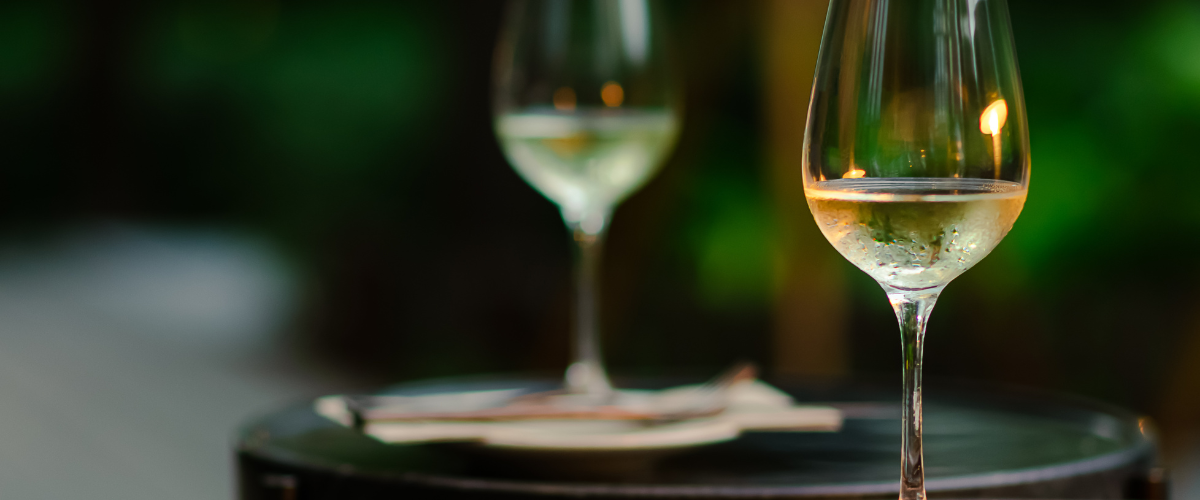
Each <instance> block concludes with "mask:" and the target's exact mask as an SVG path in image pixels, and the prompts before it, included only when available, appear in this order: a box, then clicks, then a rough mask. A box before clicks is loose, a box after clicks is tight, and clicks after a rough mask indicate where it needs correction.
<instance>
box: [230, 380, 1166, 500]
mask: <svg viewBox="0 0 1200 500" xmlns="http://www.w3.org/2000/svg"><path fill="white" fill-rule="evenodd" d="M622 385H623V386H626V387H662V386H665V385H668V383H667V382H665V381H657V383H655V382H654V381H648V382H647V381H643V382H642V383H636V382H627V383H624V384H622ZM775 385H776V386H777V387H779V388H781V389H783V390H785V391H787V392H789V393H790V394H792V395H793V396H794V397H796V399H797V400H798V401H801V402H812V403H822V404H830V405H832V406H836V407H839V408H841V409H842V410H843V412H844V415H845V417H846V420H845V424H844V426H843V428H842V429H841V431H839V432H835V433H789V432H761V433H750V434H746V435H743V436H742V437H741V438H739V439H737V440H735V441H732V442H728V443H723V444H718V445H712V446H707V447H700V448H695V449H691V450H686V451H682V452H678V453H676V454H674V455H670V456H666V457H665V458H663V459H661V460H659V461H657V462H655V463H654V465H653V466H647V467H645V469H646V470H644V471H642V473H641V474H637V475H634V476H629V477H624V478H621V479H619V480H602V481H601V480H568V479H563V478H554V477H538V476H537V475H536V474H530V473H529V471H528V470H523V469H521V468H520V467H517V468H514V467H509V466H506V462H508V463H507V465H512V464H511V461H512V460H513V459H512V458H502V459H497V458H496V457H494V456H491V457H490V456H488V455H487V454H481V453H478V452H477V451H476V452H473V451H472V450H471V447H470V446H468V445H447V444H422V445H385V444H382V443H379V442H376V441H374V440H372V439H370V438H368V437H365V436H363V435H361V434H359V433H358V432H356V431H354V430H351V429H347V428H344V427H341V426H339V425H337V424H334V423H332V422H330V421H328V420H326V419H324V418H323V417H321V416H319V415H317V414H315V413H314V412H313V410H312V408H311V403H304V404H300V405H296V406H294V407H291V408H286V409H283V410H280V411H278V412H275V413H272V414H269V415H266V416H264V417H262V418H259V419H257V420H254V421H253V422H251V423H249V424H248V425H246V426H245V427H244V428H243V429H242V430H241V431H240V432H239V434H238V437H237V445H236V446H237V463H238V475H239V479H238V482H239V492H240V497H241V498H242V499H243V500H259V499H287V500H299V499H335V498H336V499H347V500H348V499H368V498H370V499H375V498H580V497H586V498H624V499H628V498H805V499H816V498H896V495H897V492H898V491H899V482H898V474H899V458H900V430H901V429H900V408H899V403H898V402H899V399H900V396H899V393H898V391H899V387H898V386H899V384H898V383H897V384H896V386H897V387H894V388H890V387H888V388H885V387H884V386H882V385H878V384H873V385H862V384H859V385H855V384H842V385H824V386H811V385H810V386H806V385H800V384H788V383H785V382H776V384H775ZM513 387H523V388H528V389H530V390H542V389H548V388H551V387H553V382H552V381H548V380H545V379H529V378H525V379H522V378H476V379H455V380H438V381H428V382H422V383H414V384H405V385H401V386H396V387H393V388H390V389H388V390H387V391H384V392H386V393H393V394H421V393H431V392H440V391H447V390H484V389H500V388H513ZM925 394H926V395H925V400H926V403H925V460H926V486H927V489H928V491H929V493H930V496H931V497H933V498H939V497H940V498H1092V499H1110V498H1111V499H1115V498H1162V497H1163V492H1162V488H1161V484H1160V481H1159V480H1160V478H1161V471H1159V470H1157V469H1156V468H1155V467H1156V445H1155V440H1154V434H1153V430H1152V428H1151V425H1150V424H1149V423H1148V421H1147V420H1146V419H1144V418H1140V417H1138V416H1137V415H1134V414H1131V413H1128V412H1126V411H1123V410H1121V409H1118V408H1112V407H1109V406H1106V405H1102V404H1099V403H1095V402H1092V401H1088V400H1081V399H1075V398H1069V397H1062V396H1048V395H1045V394H1038V393H1032V392H1022V391H1016V390H1011V389H999V388H995V387H980V386H963V385H961V384H952V383H949V382H937V381H934V382H929V383H927V385H926V388H925Z"/></svg>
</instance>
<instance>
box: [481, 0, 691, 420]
mask: <svg viewBox="0 0 1200 500" xmlns="http://www.w3.org/2000/svg"><path fill="white" fill-rule="evenodd" d="M664 42H665V40H664V34H663V28H662V26H661V24H660V20H659V16H658V14H657V11H656V9H655V6H654V4H653V3H652V2H649V1H648V0H517V1H514V2H512V3H511V4H510V5H509V11H508V13H507V18H506V20H505V24H504V28H503V30H502V33H501V36H500V42H499V44H498V46H497V49H496V59H495V65H494V69H495V82H494V92H495V93H494V102H493V105H494V107H493V112H494V116H493V117H494V120H495V130H496V135H497V137H498V138H499V141H500V145H501V147H502V149H503V150H504V154H505V156H506V157H507V158H508V161H509V163H510V164H511V165H512V166H513V168H515V169H516V171H517V173H518V174H519V175H520V176H521V177H522V178H524V179H525V181H526V182H528V183H529V185H531V186H533V188H534V189H536V190H538V192H540V193H542V195H543V196H545V197H546V198H549V199H550V201H552V202H554V203H555V204H556V205H558V207H559V209H560V210H561V212H562V217H563V220H564V221H565V222H566V224H567V227H568V229H569V230H570V231H571V233H572V237H573V239H574V241H575V244H576V247H577V250H578V251H577V252H576V255H575V259H574V260H575V263H574V265H575V286H576V297H575V311H574V316H575V317H574V329H575V337H574V359H573V361H572V363H571V365H570V366H569V367H568V368H567V373H566V384H565V387H566V389H567V390H568V392H570V393H573V394H581V395H585V396H588V397H595V398H606V397H608V395H610V394H611V392H612V385H611V384H610V383H609V380H608V376H607V375H606V374H605V371H604V366H603V364H602V362H601V355H600V344H599V332H598V314H597V294H596V288H597V286H596V281H597V276H598V268H599V263H600V262H599V261H600V257H601V247H602V244H603V241H604V235H605V232H606V230H607V229H608V226H609V223H610V219H611V217H612V212H613V209H614V208H615V207H616V205H617V204H618V203H620V202H621V201H622V200H623V199H625V198H626V197H627V196H629V195H630V194H631V193H633V192H634V191H636V190H637V189H638V188H639V187H641V186H642V185H643V184H645V183H646V181H647V180H649V179H650V177H651V176H652V175H654V173H655V172H656V171H657V170H658V168H659V167H660V166H661V165H662V162H663V160H664V158H665V157H666V156H667V153H668V152H670V150H671V148H672V146H673V145H674V143H675V138H676V135H677V134H678V130H679V121H680V109H681V108H680V106H679V101H678V99H679V94H678V92H677V91H676V89H675V87H674V83H675V80H674V79H673V77H672V73H671V71H670V68H669V67H668V64H667V61H666V60H665V54H664Z"/></svg>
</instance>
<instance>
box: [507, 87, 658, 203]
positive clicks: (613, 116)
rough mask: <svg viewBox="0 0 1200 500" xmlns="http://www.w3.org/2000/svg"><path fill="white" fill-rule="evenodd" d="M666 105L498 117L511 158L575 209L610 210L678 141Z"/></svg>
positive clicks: (539, 184) (544, 189)
mask: <svg viewBox="0 0 1200 500" xmlns="http://www.w3.org/2000/svg"><path fill="white" fill-rule="evenodd" d="M676 130H677V123H676V118H675V115H674V114H673V113H671V112H670V111H667V110H651V111H631V110H606V109H597V110H587V109H577V110H575V111H574V112H572V113H569V114H566V113H559V112H530V113H511V114H505V115H502V116H500V117H499V118H498V119H497V120H496V135H498V136H499V137H500V143H501V145H502V146H503V148H504V152H505V154H506V155H507V156H508V160H509V162H510V163H512V165H513V166H514V167H515V168H516V170H517V173H519V174H520V175H521V177H522V178H524V179H525V181H526V182H528V183H529V184H530V185H532V186H533V187H534V188H535V189H537V190H538V191H540V192H541V193H542V194H543V195H545V196H546V197H547V198H549V199H550V200H551V201H553V202H555V203H557V204H558V205H559V207H561V208H562V210H563V213H564V215H567V216H568V219H570V217H571V216H572V214H576V215H575V216H577V217H582V216H583V214H584V213H586V212H591V211H596V210H601V211H607V210H610V209H611V208H612V207H613V206H614V205H616V204H617V203H618V202H620V201H621V200H622V199H624V198H625V197H626V196H628V195H629V194H630V193H632V192H633V191H634V190H635V189H637V188H639V187H641V185H642V184H644V183H645V182H646V180H647V179H649V178H650V175H651V174H653V173H654V171H655V170H657V169H658V167H659V165H660V164H661V163H662V160H663V157H664V156H666V153H667V151H669V150H670V148H671V146H672V145H673V143H674V142H675V135H676Z"/></svg>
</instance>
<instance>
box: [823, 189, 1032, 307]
mask: <svg viewBox="0 0 1200 500" xmlns="http://www.w3.org/2000/svg"><path fill="white" fill-rule="evenodd" d="M1025 193H1026V190H1025V188H1024V187H1023V186H1022V185H1021V184H1018V183H1015V182H1008V181H994V180H987V179H957V178H863V179H838V180H832V181H823V182H817V183H816V184H815V185H812V186H808V187H806V188H805V190H804V194H805V196H806V197H807V198H808V207H809V209H810V210H812V213H813V216H814V217H815V218H816V219H817V225H818V226H819V227H820V228H821V232H822V233H825V237H826V238H827V239H829V242H830V243H833V246H834V248H837V250H838V252H841V254H842V255H843V256H845V257H846V259H847V260H849V261H850V262H851V263H852V264H854V265H855V266H857V267H858V268H859V269H862V270H863V271H866V273H867V274H869V275H871V277H872V278H875V280H876V281H878V282H880V283H882V284H884V285H888V286H891V287H893V288H898V289H903V290H920V289H926V288H932V287H936V286H940V285H945V284H946V283H949V282H950V280H952V279H954V278H955V277H957V276H958V275H960V274H962V273H963V271H966V270H967V269H970V268H971V266H973V265H975V263H976V262H979V260H980V259H983V258H984V257H985V256H986V255H987V254H988V253H989V252H991V251H992V249H993V248H995V247H996V245H997V244H998V243H1000V240H1001V239H1003V238H1004V235H1006V234H1008V230H1009V229H1011V228H1012V225H1013V222H1015V221H1016V220H1017V215H1019V214H1020V213H1021V207H1023V206H1024V205H1025Z"/></svg>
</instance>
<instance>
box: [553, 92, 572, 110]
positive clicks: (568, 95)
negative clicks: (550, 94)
mask: <svg viewBox="0 0 1200 500" xmlns="http://www.w3.org/2000/svg"><path fill="white" fill-rule="evenodd" d="M554 109H557V110H559V111H574V110H575V90H574V89H572V88H571V87H559V88H558V90H555V91H554Z"/></svg>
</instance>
